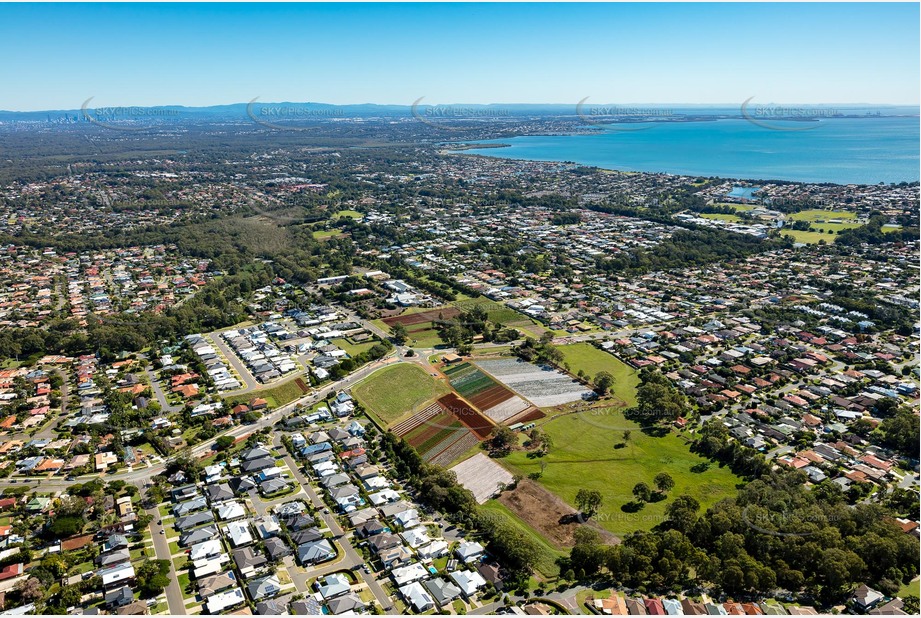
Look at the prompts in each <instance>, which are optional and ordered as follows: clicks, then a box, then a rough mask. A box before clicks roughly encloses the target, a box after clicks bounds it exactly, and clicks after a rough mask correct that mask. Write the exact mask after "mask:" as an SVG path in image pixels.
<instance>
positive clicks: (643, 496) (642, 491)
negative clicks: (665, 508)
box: [633, 482, 652, 502]
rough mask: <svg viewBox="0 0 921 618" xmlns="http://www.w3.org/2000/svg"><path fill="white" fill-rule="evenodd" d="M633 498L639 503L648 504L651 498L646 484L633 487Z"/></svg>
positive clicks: (650, 492) (650, 491)
mask: <svg viewBox="0 0 921 618" xmlns="http://www.w3.org/2000/svg"><path fill="white" fill-rule="evenodd" d="M633 496H634V497H635V498H636V499H637V500H639V501H640V502H649V498H651V497H652V490H651V489H650V488H649V485H647V484H646V483H642V482H641V483H637V484H636V485H634V486H633Z"/></svg>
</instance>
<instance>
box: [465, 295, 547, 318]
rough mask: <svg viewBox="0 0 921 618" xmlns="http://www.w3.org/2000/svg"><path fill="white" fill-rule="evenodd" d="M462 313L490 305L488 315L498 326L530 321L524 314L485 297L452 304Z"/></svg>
mask: <svg viewBox="0 0 921 618" xmlns="http://www.w3.org/2000/svg"><path fill="white" fill-rule="evenodd" d="M451 304H452V305H454V306H455V307H457V308H458V309H460V310H461V311H467V310H469V309H470V308H471V307H475V306H476V305H488V307H487V308H486V315H487V316H489V320H490V321H491V322H495V323H497V324H503V325H505V324H511V323H513V322H520V321H522V320H525V321H529V318H528V317H527V316H525V315H524V314H522V313H518V312H517V311H515V310H514V309H511V308H509V307H506V306H504V305H502V304H501V303H497V302H494V301H491V300H489V299H488V298H486V297H485V296H480V297H479V298H469V299H467V300H458V301H454V302H453V303H451Z"/></svg>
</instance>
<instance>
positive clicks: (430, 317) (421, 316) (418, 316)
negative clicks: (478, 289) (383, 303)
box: [381, 307, 460, 326]
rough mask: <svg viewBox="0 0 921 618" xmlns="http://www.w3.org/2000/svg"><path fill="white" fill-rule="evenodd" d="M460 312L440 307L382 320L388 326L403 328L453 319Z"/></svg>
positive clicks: (451, 308) (452, 308)
mask: <svg viewBox="0 0 921 618" xmlns="http://www.w3.org/2000/svg"><path fill="white" fill-rule="evenodd" d="M459 313H460V311H458V310H457V309H456V308H454V307H439V308H437V309H429V310H427V311H414V312H410V311H407V312H406V313H403V314H401V315H397V316H393V317H392V318H384V319H383V320H381V321H382V322H383V323H384V324H386V325H387V326H393V325H394V324H398V323H399V324H402V325H403V326H409V325H411V324H426V323H431V322H433V321H435V320H439V319H443V320H448V319H451V318H453V317H455V316H457V314H459Z"/></svg>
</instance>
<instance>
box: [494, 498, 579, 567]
mask: <svg viewBox="0 0 921 618" xmlns="http://www.w3.org/2000/svg"><path fill="white" fill-rule="evenodd" d="M480 508H481V509H484V510H487V511H494V512H497V513H501V514H503V515H505V516H506V517H507V518H508V519H509V521H510V522H511V523H512V525H514V526H516V527H518V528H520V529H521V530H523V531H524V532H525V533H526V534H527V535H528V536H530V537H531V538H533V539H534V540H535V541H536V542H537V546H538V548H539V549H540V552H539V553H538V556H537V563H536V565H535V566H536V568H537V570H538V571H539V572H540V574H541V575H543V576H544V577H546V578H554V577H559V575H560V568H559V567H558V566H557V565H556V559H557V558H559V557H561V556H565V555H567V554H568V552H561V551H558V550H556V549H554V548H553V547H552V546H551V545H550V544H549V543H547V541H546V540H545V539H544V537H543V536H541V534H540V533H539V532H537V530H535V529H534V528H532V527H531V526H529V525H528V524H527V523H526V522H524V521H522V520H521V519H519V518H518V516H517V515H515V514H514V513H512V512H511V511H510V510H508V508H506V506H505V505H504V504H502V503H501V502H499V501H497V500H489V501H488V502H486V503H484V504H481V505H480Z"/></svg>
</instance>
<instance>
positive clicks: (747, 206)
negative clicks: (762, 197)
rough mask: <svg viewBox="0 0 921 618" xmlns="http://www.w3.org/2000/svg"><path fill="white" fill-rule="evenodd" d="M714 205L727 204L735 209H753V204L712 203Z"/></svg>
mask: <svg viewBox="0 0 921 618" xmlns="http://www.w3.org/2000/svg"><path fill="white" fill-rule="evenodd" d="M713 205H714V206H729V207H730V208H733V209H735V210H754V209H755V206H754V205H753V204H729V203H726V202H721V203H716V204H713Z"/></svg>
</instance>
